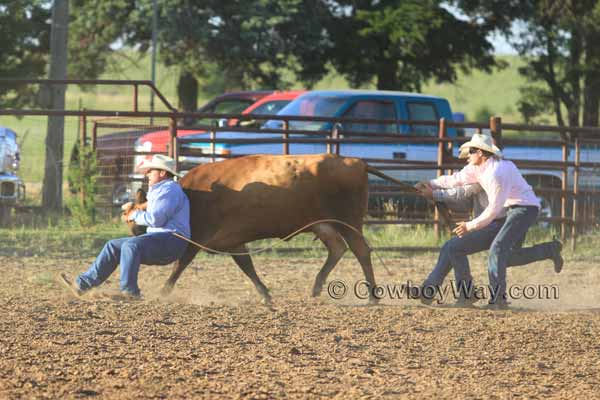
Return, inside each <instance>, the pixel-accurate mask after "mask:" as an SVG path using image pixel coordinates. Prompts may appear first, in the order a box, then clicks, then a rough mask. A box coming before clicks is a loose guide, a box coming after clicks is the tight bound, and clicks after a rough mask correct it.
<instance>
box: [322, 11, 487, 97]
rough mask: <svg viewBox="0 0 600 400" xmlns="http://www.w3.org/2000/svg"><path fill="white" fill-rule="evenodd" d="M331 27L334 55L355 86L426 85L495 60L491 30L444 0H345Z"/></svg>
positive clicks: (415, 88)
mask: <svg viewBox="0 0 600 400" xmlns="http://www.w3.org/2000/svg"><path fill="white" fill-rule="evenodd" d="M338 3H339V9H338V10H337V11H335V12H333V17H332V21H331V23H330V24H328V26H327V30H328V32H329V34H330V36H331V38H332V42H333V49H332V51H331V52H330V59H331V62H332V64H333V65H334V66H335V68H336V69H337V70H338V71H339V72H340V73H342V74H344V76H345V77H346V78H347V79H348V81H349V82H350V84H351V86H353V87H360V86H362V85H364V84H368V83H370V82H373V81H375V82H376V86H377V88H378V89H391V90H407V91H421V88H422V85H423V84H424V83H425V82H427V81H428V80H429V79H435V80H436V81H437V82H453V81H455V80H456V78H457V70H462V71H467V70H470V69H472V68H480V69H483V70H486V71H489V70H490V68H491V67H493V66H495V65H496V63H495V61H494V58H493V55H492V54H491V51H492V46H491V44H490V43H489V42H488V41H487V39H486V35H487V33H488V31H487V30H486V29H484V28H481V27H479V26H477V25H475V24H470V23H468V22H465V21H461V20H460V19H458V18H456V17H455V16H453V15H452V14H451V13H449V12H448V11H447V10H446V9H445V8H444V7H442V2H439V1H433V0H429V1H417V0H411V1H404V0H403V1H400V0H387V1H379V2H371V1H358V2H357V1H350V0H348V1H340V2H338Z"/></svg>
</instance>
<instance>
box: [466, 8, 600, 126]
mask: <svg viewBox="0 0 600 400" xmlns="http://www.w3.org/2000/svg"><path fill="white" fill-rule="evenodd" d="M516 3H518V4H516ZM516 3H515V2H506V1H500V0H466V1H458V2H457V4H458V6H459V7H461V8H462V9H463V10H464V11H465V12H466V13H467V14H468V15H469V16H471V18H472V21H480V23H482V24H484V25H486V26H487V27H488V28H489V29H497V30H498V31H500V32H503V33H504V34H505V35H506V37H507V38H508V39H509V40H510V42H511V43H512V45H513V46H514V47H515V49H516V50H517V51H518V52H519V54H520V55H521V56H522V58H523V59H525V60H526V62H527V64H526V65H525V66H524V67H522V68H521V69H520V73H521V74H522V75H523V76H525V77H526V78H527V81H528V84H527V85H525V86H524V87H523V88H522V90H521V99H520V102H519V109H520V110H521V113H522V114H523V117H524V119H525V120H527V121H532V122H533V121H535V119H536V117H539V116H540V115H542V114H543V113H545V112H548V111H549V110H551V112H552V113H553V114H554V115H555V118H556V122H557V124H558V125H560V126H581V125H585V126H598V123H599V114H598V113H599V105H600V48H599V47H598V43H599V42H600V1H597V0H582V1H579V0H578V1H575V0H560V1H558V0H528V1H520V2H516ZM514 21H516V22H517V23H518V24H519V25H520V28H521V29H519V31H521V33H520V34H518V35H514V33H513V30H512V24H513V23H514ZM565 111H566V115H565V113H564V112H565Z"/></svg>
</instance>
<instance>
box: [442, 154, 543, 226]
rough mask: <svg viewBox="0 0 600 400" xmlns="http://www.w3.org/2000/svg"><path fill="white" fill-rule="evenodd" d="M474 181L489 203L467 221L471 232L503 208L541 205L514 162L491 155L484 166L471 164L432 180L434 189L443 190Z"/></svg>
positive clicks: (485, 223) (483, 224)
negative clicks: (477, 214) (476, 215)
mask: <svg viewBox="0 0 600 400" xmlns="http://www.w3.org/2000/svg"><path fill="white" fill-rule="evenodd" d="M475 182H477V183H479V184H480V185H481V187H482V188H483V190H485V193H486V194H487V196H488V200H489V204H488V206H487V207H486V209H485V210H483V212H482V213H481V214H480V215H479V216H478V217H477V218H474V219H473V220H471V221H469V222H467V229H468V230H470V231H471V230H477V229H481V228H483V227H485V226H486V225H488V224H489V223H490V222H492V221H493V220H494V219H495V218H497V216H498V215H499V214H500V212H501V211H502V209H503V208H504V207H509V206H516V205H519V206H536V207H538V208H539V207H540V201H539V200H538V198H537V197H536V195H535V193H534V192H533V189H531V186H529V184H528V183H527V181H525V179H524V178H523V176H522V175H521V173H520V172H519V170H518V169H517V167H516V165H515V164H514V163H513V162H512V161H507V160H502V159H496V158H494V157H491V158H489V159H488V160H487V161H486V162H485V163H483V164H482V165H477V166H476V165H471V164H469V165H467V166H466V167H464V168H463V169H462V170H460V171H459V172H457V173H455V174H453V175H445V176H440V177H439V178H437V179H433V180H431V181H430V183H431V185H432V186H433V187H434V188H443V189H448V188H452V187H456V186H463V185H467V184H469V183H475Z"/></svg>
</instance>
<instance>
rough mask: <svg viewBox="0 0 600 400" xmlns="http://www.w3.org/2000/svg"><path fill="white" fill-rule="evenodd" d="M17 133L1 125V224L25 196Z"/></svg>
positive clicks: (7, 219)
mask: <svg viewBox="0 0 600 400" xmlns="http://www.w3.org/2000/svg"><path fill="white" fill-rule="evenodd" d="M19 161H20V154H19V145H18V143H17V134H16V133H15V132H14V131H12V130H10V129H8V128H4V127H2V126H0V225H6V223H7V222H8V221H9V220H10V215H11V211H12V209H13V208H14V207H15V206H16V205H17V204H18V203H19V202H21V201H23V199H24V198H25V185H24V184H23V181H22V180H21V179H20V178H19V177H18V176H17V172H18V170H19Z"/></svg>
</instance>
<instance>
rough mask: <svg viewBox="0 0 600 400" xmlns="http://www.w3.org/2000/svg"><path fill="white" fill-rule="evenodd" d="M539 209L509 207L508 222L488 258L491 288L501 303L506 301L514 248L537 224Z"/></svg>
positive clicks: (501, 230) (533, 207) (492, 246)
mask: <svg viewBox="0 0 600 400" xmlns="http://www.w3.org/2000/svg"><path fill="white" fill-rule="evenodd" d="M538 212H539V209H538V208H537V207H535V206H517V207H509V209H508V211H507V212H506V222H505V223H504V225H502V228H501V229H500V232H498V234H497V235H496V237H495V238H494V241H493V242H492V245H491V247H490V253H489V256H488V277H489V280H490V286H491V287H492V288H494V290H495V291H496V293H498V297H497V298H498V299H499V301H500V302H505V301H506V267H507V266H508V260H509V257H510V253H511V251H512V249H513V247H514V246H515V245H516V244H518V243H523V239H524V238H525V235H526V234H527V230H529V227H530V226H531V225H533V224H534V223H535V220H536V219H537V216H538Z"/></svg>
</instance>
